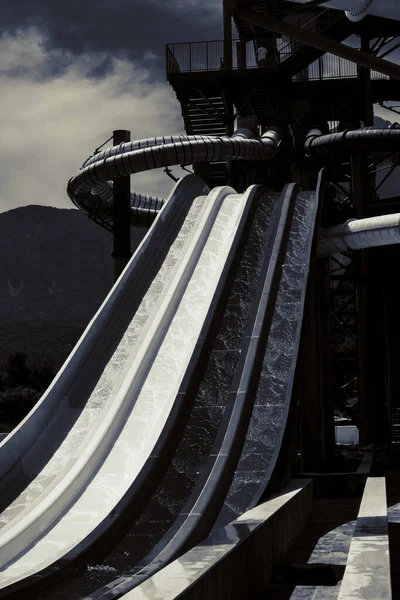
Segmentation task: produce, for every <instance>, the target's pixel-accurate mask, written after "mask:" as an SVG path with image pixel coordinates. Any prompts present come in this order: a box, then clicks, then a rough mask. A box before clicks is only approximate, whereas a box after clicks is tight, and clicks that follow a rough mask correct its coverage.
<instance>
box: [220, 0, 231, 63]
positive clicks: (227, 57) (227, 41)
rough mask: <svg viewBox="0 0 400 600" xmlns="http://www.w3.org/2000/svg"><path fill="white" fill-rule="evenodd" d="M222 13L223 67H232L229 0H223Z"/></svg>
mask: <svg viewBox="0 0 400 600" xmlns="http://www.w3.org/2000/svg"><path fill="white" fill-rule="evenodd" d="M222 13H223V26H224V69H232V65H233V56H232V7H231V2H230V0H223V3H222Z"/></svg>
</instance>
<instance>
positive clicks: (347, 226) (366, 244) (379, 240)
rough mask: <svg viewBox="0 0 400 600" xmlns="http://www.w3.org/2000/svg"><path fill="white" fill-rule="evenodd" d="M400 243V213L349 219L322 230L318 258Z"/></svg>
mask: <svg viewBox="0 0 400 600" xmlns="http://www.w3.org/2000/svg"><path fill="white" fill-rule="evenodd" d="M399 243H400V213H396V214H393V215H381V216H379V217H370V218H368V219H349V220H348V221H346V222H345V223H342V224H341V225H335V226H334V227H328V228H326V229H322V231H321V234H320V238H319V244H318V256H320V257H327V256H332V254H340V253H343V252H348V251H349V250H361V249H363V248H373V247H376V246H390V245H392V244H399Z"/></svg>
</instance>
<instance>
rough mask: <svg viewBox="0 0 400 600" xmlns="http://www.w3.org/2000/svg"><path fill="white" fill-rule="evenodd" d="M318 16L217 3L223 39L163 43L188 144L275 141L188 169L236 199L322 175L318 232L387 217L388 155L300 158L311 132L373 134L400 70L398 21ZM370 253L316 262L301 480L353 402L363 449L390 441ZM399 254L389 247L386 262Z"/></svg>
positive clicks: (314, 10)
mask: <svg viewBox="0 0 400 600" xmlns="http://www.w3.org/2000/svg"><path fill="white" fill-rule="evenodd" d="M323 4H324V5H323ZM342 4H343V3H342ZM327 6H328V4H327V3H322V2H307V3H302V4H297V3H294V2H285V1H280V0H257V1H255V2H252V3H249V2H247V1H246V0H224V1H223V39H222V40H220V41H207V42H203V41H200V42H188V43H180V44H169V45H168V46H167V77H168V81H169V83H170V84H171V85H172V87H173V89H174V90H175V93H176V96H177V98H178V100H179V102H180V104H181V108H182V116H183V120H184V124H185V129H186V132H187V133H188V134H191V135H193V134H200V135H202V134H213V135H223V134H228V135H229V134H231V133H232V132H233V130H234V126H235V123H236V121H237V119H238V118H241V119H246V120H247V122H248V123H250V124H251V126H252V127H253V128H254V129H257V130H258V132H262V131H265V130H266V129H267V128H268V127H270V126H277V127H278V128H280V130H281V132H282V134H283V143H282V144H281V151H280V152H279V153H278V155H277V156H276V157H275V158H274V159H273V160H270V161H268V162H265V161H262V162H261V161H260V162H258V163H257V162H251V163H249V162H248V161H238V160H235V161H228V162H227V163H224V162H220V163H215V162H214V163H202V164H201V163H200V164H199V163H198V164H196V165H194V170H195V172H196V173H197V174H199V175H201V177H203V178H204V179H205V180H206V181H207V183H208V185H209V186H210V187H213V186H216V185H221V184H224V183H227V182H228V183H229V184H232V185H233V186H234V187H235V188H236V189H238V190H243V189H246V187H247V186H248V185H250V184H252V183H264V184H266V185H267V186H268V187H269V188H270V189H274V190H277V189H280V188H281V187H282V185H283V184H284V183H285V182H287V181H289V180H291V181H295V182H297V183H298V184H299V185H301V186H302V187H303V188H304V189H313V188H315V184H316V177H317V173H318V171H319V169H320V168H321V167H323V166H324V167H325V168H326V169H327V172H328V178H329V180H330V183H329V185H328V186H327V190H326V198H325V203H324V210H323V215H322V225H323V226H324V227H326V226H329V225H334V224H336V223H339V222H343V221H344V220H346V219H348V218H351V217H357V218H361V217H365V216H373V215H378V214H382V213H385V211H388V202H387V201H386V202H381V201H380V199H379V189H380V187H381V185H382V173H381V169H385V170H384V171H383V173H386V174H387V176H389V175H390V173H392V172H393V170H394V168H395V165H396V164H398V156H397V157H396V155H395V153H394V152H393V149H389V150H388V152H384V151H376V150H375V148H374V146H373V145H372V144H368V142H367V141H365V143H364V144H363V145H359V147H358V148H357V149H356V150H354V149H352V148H351V147H350V146H346V143H345V142H344V139H345V138H344V137H343V140H342V141H341V142H340V143H339V145H338V147H337V150H338V151H337V152H331V151H328V150H325V151H324V150H321V151H315V152H314V150H311V147H309V150H310V151H309V152H306V151H305V144H304V142H305V139H306V137H307V134H308V132H310V130H312V129H313V128H315V127H316V128H317V131H318V133H319V134H323V133H325V134H327V133H329V132H337V133H339V132H345V131H346V130H348V129H358V128H360V127H364V128H368V127H371V126H372V125H373V122H374V121H373V119H374V114H373V105H374V104H377V103H379V104H383V103H385V102H388V101H396V100H398V99H399V97H400V83H399V79H400V67H399V66H398V65H396V64H394V63H393V62H390V61H389V60H388V58H389V59H390V54H391V52H392V51H393V50H395V49H396V48H397V47H398V44H397V42H398V40H397V39H396V36H397V34H398V22H397V21H394V20H393V19H388V18H384V17H383V16H382V15H380V16H376V15H373V14H372V15H371V14H370V15H366V16H365V18H363V19H362V20H361V19H357V20H356V19H354V18H353V19H352V20H351V19H350V18H348V17H349V15H348V14H345V13H344V12H343V10H339V8H343V6H340V7H338V8H337V9H334V8H328V7H327ZM329 6H331V3H329ZM350 8H351V7H350ZM391 16H393V15H391ZM353 148H354V147H353ZM307 154H308V155H307ZM399 209H400V197H398V198H392V199H391V200H390V211H391V212H396V211H397V210H399ZM380 252H381V251H380V250H379V249H374V250H363V251H361V252H358V253H357V255H352V254H351V253H347V255H341V256H335V257H333V258H331V259H322V258H321V259H319V260H318V261H317V265H316V269H315V274H314V285H313V288H314V289H313V291H311V292H310V294H311V296H310V297H312V301H311V302H310V303H309V304H308V305H307V313H306V315H305V317H306V325H305V328H304V332H303V352H302V357H303V358H302V359H301V360H300V361H299V366H298V369H297V371H298V373H297V387H296V390H297V391H296V393H297V394H298V395H299V404H298V410H299V415H300V417H301V418H300V423H301V425H300V428H299V431H298V438H300V439H301V441H300V442H298V444H299V446H298V452H299V453H301V457H302V465H301V467H302V468H303V469H307V470H312V469H317V468H318V467H319V466H321V458H322V461H323V460H324V459H328V458H329V455H330V452H331V451H332V448H333V445H334V429H333V427H334V425H333V424H334V419H333V406H334V403H336V404H340V403H341V402H344V401H345V400H346V398H347V399H348V398H349V397H352V399H353V401H354V398H355V397H357V398H358V401H357V403H356V406H355V407H354V413H355V415H354V419H355V421H356V422H357V424H358V425H359V428H360V442H361V444H363V445H365V444H371V443H378V442H380V441H382V440H387V433H388V420H389V418H390V413H394V412H395V413H396V412H397V407H393V406H392V408H390V402H389V395H390V384H389V381H388V373H389V371H390V364H391V361H393V356H395V354H396V352H395V350H393V351H392V352H391V353H390V352H389V353H388V338H387V335H386V334H385V331H388V330H390V318H391V317H390V316H389V309H388V308H387V307H386V309H385V308H384V296H385V294H386V296H387V289H386V288H387V284H386V286H385V284H384V283H383V280H382V278H381V277H380V274H379V267H378V266H377V265H378V262H377V261H378V258H379V256H380ZM397 252H398V250H397V248H396V247H395V248H392V249H386V253H389V254H390V256H392V257H394V256H395V255H396V253H397ZM392 260H394V258H393V259H392ZM385 310H386V312H385ZM383 314H385V315H386V321H384V320H383V319H381V315H383ZM378 316H379V318H378ZM327 332H330V335H328V334H327ZM392 371H393V368H392ZM316 373H317V374H318V376H317V377H316V376H315V374H316ZM385 390H386V391H385Z"/></svg>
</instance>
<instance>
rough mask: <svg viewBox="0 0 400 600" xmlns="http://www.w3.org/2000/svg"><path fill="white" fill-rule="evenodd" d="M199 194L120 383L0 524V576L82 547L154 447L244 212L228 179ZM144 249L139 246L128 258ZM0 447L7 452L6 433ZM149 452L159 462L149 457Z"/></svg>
mask: <svg viewBox="0 0 400 600" xmlns="http://www.w3.org/2000/svg"><path fill="white" fill-rule="evenodd" d="M195 179H197V178H195ZM196 202H197V204H199V205H200V210H199V209H198V208H197V213H198V214H197V216H196V217H195V218H194V216H193V214H191V212H190V210H189V213H188V217H187V219H186V221H185V222H184V225H183V226H182V228H181V231H182V229H184V228H185V227H186V228H188V225H187V220H188V219H189V220H191V221H192V235H191V236H190V237H188V239H187V240H186V244H184V249H183V256H182V258H181V259H179V260H178V261H176V266H175V270H174V272H173V273H172V277H170V278H169V279H168V282H167V283H166V287H167V289H166V290H163V293H162V294H161V296H160V301H159V303H158V305H156V306H155V308H154V310H153V311H152V314H151V318H149V319H148V324H147V326H146V327H144V330H143V331H142V332H141V333H142V335H141V339H140V337H139V340H138V343H137V346H136V347H135V352H134V354H133V355H132V358H131V360H130V361H128V364H127V365H126V368H125V369H124V371H125V372H124V373H122V374H121V377H120V381H119V383H120V389H119V390H118V391H117V393H116V394H111V397H110V398H109V400H108V403H107V404H106V406H105V407H104V410H103V411H102V413H101V414H100V416H99V417H98V419H97V421H96V422H95V423H93V424H92V427H91V428H90V429H89V431H87V433H86V438H85V439H84V441H83V442H81V445H80V446H79V448H78V449H77V450H76V451H75V454H74V456H73V457H71V459H72V460H71V459H70V460H69V461H68V464H67V465H66V466H65V468H64V470H63V471H61V472H59V473H58V475H57V477H56V478H55V479H54V480H53V481H52V483H51V484H50V486H49V487H48V488H47V489H46V490H45V491H44V492H42V493H39V495H38V496H37V498H36V499H35V501H34V502H33V503H32V504H31V505H30V506H28V507H26V508H25V509H23V510H22V511H21V512H20V514H19V515H18V518H15V517H14V518H13V515H10V519H9V522H8V523H7V524H5V525H4V527H3V529H2V531H1V532H0V561H1V562H2V565H3V568H4V570H3V577H2V583H3V585H10V583H12V582H15V581H18V579H20V578H21V577H26V576H28V575H31V574H33V573H34V572H37V571H38V570H39V569H43V568H46V567H47V566H49V565H50V564H52V563H53V562H54V560H56V559H57V558H58V559H60V558H61V557H63V560H65V558H66V557H67V559H69V560H70V559H72V558H74V557H75V556H76V555H77V554H79V553H80V552H82V550H84V549H85V547H86V545H87V543H88V541H89V542H90V543H92V542H93V539H92V537H91V534H92V532H93V530H94V529H97V534H99V533H101V531H99V524H100V523H104V527H103V528H102V529H103V530H104V529H105V528H107V527H108V526H109V525H110V523H111V522H112V521H113V518H114V516H115V514H114V510H115V506H117V505H118V504H119V503H120V502H121V501H122V499H123V498H124V497H125V495H126V494H127V493H128V491H129V489H130V488H131V486H132V483H133V482H134V480H135V478H137V477H140V474H141V471H142V470H143V468H144V467H145V465H146V461H148V460H149V459H151V457H152V456H153V454H152V451H153V448H154V446H155V445H156V444H157V438H159V437H160V436H161V435H162V432H163V428H164V426H165V424H166V422H167V421H168V417H169V415H170V414H171V411H173V409H174V403H175V398H176V394H177V393H178V391H179V386H180V382H181V381H182V378H183V377H184V373H185V370H186V368H187V365H188V364H189V362H190V356H191V355H192V354H193V352H194V349H195V347H196V342H197V339H198V337H199V335H200V333H201V331H202V327H203V324H204V322H205V320H206V318H207V314H208V310H209V307H210V305H211V303H212V300H213V297H214V292H215V289H216V287H218V282H219V280H220V277H221V273H222V272H223V269H224V265H225V264H226V261H227V260H228V257H229V254H230V252H231V251H232V245H233V244H235V243H237V240H238V234H237V231H238V229H240V223H241V222H242V221H243V222H244V221H245V220H246V216H247V206H248V197H244V196H243V195H240V194H236V193H234V191H233V190H232V189H231V188H227V187H225V188H217V189H216V190H214V191H213V192H212V193H210V194H209V196H208V197H207V198H204V197H203V198H202V197H200V198H197V199H196V200H195V201H194V202H193V205H192V208H193V207H194V206H195V205H196ZM169 205H170V203H168V204H167V205H166V207H165V208H166V209H167V207H168V206H169ZM177 212H178V213H179V212H180V211H176V210H175V213H177ZM162 214H163V213H161V215H162ZM161 215H160V216H161ZM181 245H182V242H181ZM141 250H142V246H141V247H139V249H138V251H137V253H136V254H135V255H134V257H133V258H132V260H131V263H132V262H135V258H137V256H138V255H139V256H140V255H142V252H141ZM131 263H130V265H131ZM130 265H128V267H127V269H126V271H127V270H128V271H129V267H130ZM126 271H125V273H126ZM122 277H123V276H122ZM205 282H207V283H206V285H204V284H205ZM134 284H136V281H135V282H134ZM117 287H118V284H117ZM193 306H195V307H196V310H195V311H193V309H192V308H191V307H193ZM183 324H184V331H183V330H182V325H183ZM171 360H172V362H173V363H174V364H173V365H172V364H171ZM168 386H169V387H168ZM167 388H168V389H167ZM168 390H169V391H168ZM160 394H161V395H160ZM38 410H40V407H39V408H38ZM34 412H35V411H34ZM84 412H85V411H83V413H84ZM25 423H29V417H28V419H27V420H26V421H25ZM56 433H57V432H56ZM171 433H173V430H172V429H171ZM13 437H15V436H11V437H10V440H12V439H13ZM67 437H68V436H67ZM9 443H10V442H9ZM132 444H133V445H132ZM2 450H3V453H5V454H6V455H7V441H6V442H5V443H4V444H3V447H2ZM150 462H157V460H156V457H153V460H152V461H151V460H150ZM99 496H100V497H101V503H99V502H98V498H99ZM16 503H17V504H18V503H19V498H17V499H16ZM14 505H15V503H14ZM100 529H101V528H100ZM32 544H34V546H31V545H32ZM56 549H57V550H56Z"/></svg>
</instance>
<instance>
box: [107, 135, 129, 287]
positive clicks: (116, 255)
mask: <svg viewBox="0 0 400 600" xmlns="http://www.w3.org/2000/svg"><path fill="white" fill-rule="evenodd" d="M130 139H131V132H130V131H127V130H125V129H117V130H115V131H113V145H114V146H118V145H119V144H121V143H123V142H129V141H130ZM113 194H114V198H113V251H112V255H111V256H112V257H113V259H114V281H117V279H118V277H119V276H120V275H121V273H122V271H123V270H124V268H125V267H126V265H127V264H128V262H129V259H130V257H131V256H132V253H131V178H130V176H129V175H126V176H124V177H119V178H118V179H116V180H115V181H114V190H113Z"/></svg>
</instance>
